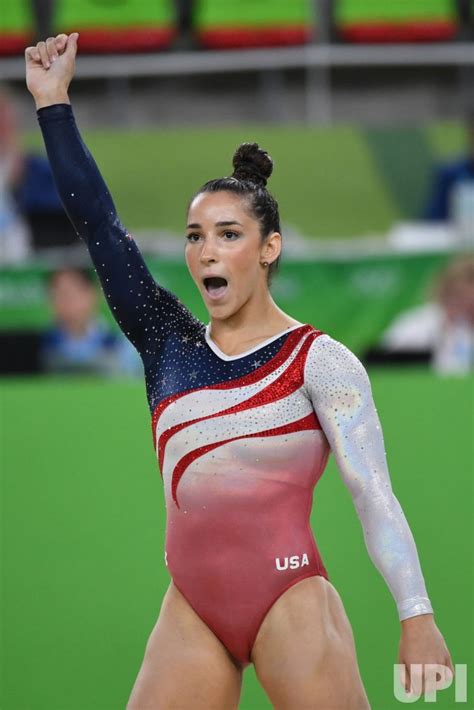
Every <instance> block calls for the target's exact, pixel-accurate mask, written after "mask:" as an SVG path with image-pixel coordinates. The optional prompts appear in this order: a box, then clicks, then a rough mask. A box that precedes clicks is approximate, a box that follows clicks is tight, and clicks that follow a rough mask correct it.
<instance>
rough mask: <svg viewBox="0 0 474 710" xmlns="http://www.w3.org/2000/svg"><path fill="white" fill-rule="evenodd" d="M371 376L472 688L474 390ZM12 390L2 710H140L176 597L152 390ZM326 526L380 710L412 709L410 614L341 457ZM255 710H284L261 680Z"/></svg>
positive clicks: (53, 382) (327, 477)
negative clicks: (403, 609) (406, 646)
mask: <svg viewBox="0 0 474 710" xmlns="http://www.w3.org/2000/svg"><path fill="white" fill-rule="evenodd" d="M370 376H371V381H372V386H373V392H374V397H375V401H376V405H377V408H378V411H379V415H380V417H381V420H382V424H383V430H384V436H385V444H386V450H387V456H388V462H389V466H390V470H391V476H392V481H393V487H394V490H395V493H396V495H397V497H398V499H399V500H400V502H401V504H402V507H403V509H404V511H405V514H406V516H407V519H408V522H409V524H410V526H411V529H412V531H413V534H414V536H415V540H416V542H417V546H418V551H419V555H420V558H421V562H422V567H423V572H424V575H425V579H426V582H427V586H428V591H429V594H430V596H431V598H432V602H433V606H434V608H435V612H436V620H437V623H438V626H439V627H440V629H441V631H442V633H443V634H444V636H445V639H446V642H447V644H448V647H449V649H450V651H451V654H452V658H453V662H454V663H458V664H461V663H466V664H468V676H469V674H470V675H471V678H472V667H473V666H472V663H473V659H472V638H473V637H474V633H473V625H472V600H473V586H472V576H471V575H472V567H473V564H472V563H473V558H472V513H473V511H472V480H473V473H474V471H473V449H472V431H473V407H472V405H473V386H474V380H473V378H470V379H466V378H459V379H457V378H452V377H449V378H437V377H435V376H434V375H433V374H431V373H429V372H425V371H422V370H411V371H391V372H387V371H382V370H373V371H371V372H370ZM0 384H1V417H2V420H1V425H2V431H1V439H2V458H1V464H2V474H3V488H2V501H3V527H2V541H1V544H2V553H3V554H2V558H3V569H2V575H3V576H2V585H1V592H2V596H3V598H2V600H1V601H2V610H3V619H2V631H3V639H2V659H1V660H2V663H1V668H2V671H3V679H2V690H3V697H2V699H1V708H2V709H3V710H118V709H119V708H125V705H126V701H127V698H128V696H129V694H130V691H131V688H132V685H133V682H134V680H135V677H136V675H137V673H138V669H139V667H140V664H141V661H142V657H143V652H144V647H145V643H146V640H147V638H148V635H149V633H150V631H151V629H152V627H153V625H154V623H155V620H156V618H157V615H158V612H159V609H160V603H161V599H162V596H163V593H164V591H165V589H166V587H167V585H168V582H169V577H168V573H167V569H166V567H165V564H164V560H163V543H164V528H165V514H164V502H163V493H162V488H161V479H160V475H159V471H158V468H157V465H156V462H155V458H154V452H153V448H152V440H151V429H150V422H149V416H148V410H147V406H146V401H145V393H144V386H143V384H142V383H141V382H134V381H123V382H121V383H117V382H112V381H101V380H94V379H80V380H75V381H72V380H67V379H61V378H54V379H36V380H35V379H22V380H20V379H18V380H10V381H7V380H3V381H2V382H1V383H0ZM312 523H313V530H314V531H315V535H316V539H317V541H318V544H319V547H320V550H321V554H322V556H323V559H324V561H325V563H326V566H327V568H328V572H329V575H330V577H331V579H332V582H333V584H334V585H335V586H336V588H337V589H338V591H339V593H340V594H341V596H342V599H343V602H344V605H345V608H346V611H347V614H348V616H349V618H350V621H351V623H352V626H353V629H354V634H355V639H356V645H357V651H358V657H359V663H360V668H361V673H362V677H363V680H364V683H365V686H366V689H367V692H368V695H369V699H370V701H371V704H372V708H373V710H392V709H394V708H399V707H400V703H399V702H398V701H397V700H395V698H394V696H393V692H392V673H393V665H392V664H393V663H395V662H397V654H398V643H399V622H398V617H397V614H396V608H395V605H394V602H393V600H392V597H391V595H390V593H389V591H388V589H387V587H386V585H385V583H384V581H383V579H382V577H381V576H380V575H379V573H378V572H377V570H376V569H375V567H374V566H373V564H372V562H371V561H370V559H369V557H368V555H367V552H366V550H365V545H364V542H363V537H362V530H361V527H360V524H359V522H358V520H357V517H356V514H355V510H354V508H353V505H352V502H351V499H350V497H349V494H348V492H347V490H346V489H345V487H344V485H343V484H342V482H341V480H340V478H339V476H338V472H337V468H336V467H335V464H334V462H333V460H332V457H331V458H330V461H329V465H328V468H327V469H326V472H325V474H324V476H323V478H322V480H321V481H320V483H319V485H318V487H317V489H316V496H315V505H314V508H313V518H312ZM473 691H474V689H473V687H472V686H470V687H468V702H467V704H456V705H455V703H454V690H453V688H449V689H447V690H445V691H443V692H442V693H441V694H440V695H439V696H438V702H437V705H436V707H442V708H453V710H454V708H455V707H456V708H459V707H465V708H466V707H469V708H472V707H474V706H473ZM420 704H424V701H423V700H419V701H417V703H415V705H420ZM240 707H241V709H242V710H265V709H267V708H270V707H271V706H270V704H269V702H268V701H267V700H266V698H265V696H264V694H263V691H262V690H261V689H260V688H259V687H258V684H257V681H256V679H255V675H254V672H253V668H252V667H250V668H249V669H247V671H246V672H245V675H244V688H243V693H242V700H241V706H240ZM295 710H297V709H295Z"/></svg>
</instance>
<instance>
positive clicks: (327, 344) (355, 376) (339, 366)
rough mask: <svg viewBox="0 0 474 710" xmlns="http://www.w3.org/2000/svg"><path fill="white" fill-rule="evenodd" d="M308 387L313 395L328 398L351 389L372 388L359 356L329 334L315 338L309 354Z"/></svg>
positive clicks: (306, 364) (306, 367)
mask: <svg viewBox="0 0 474 710" xmlns="http://www.w3.org/2000/svg"><path fill="white" fill-rule="evenodd" d="M304 383H305V385H306V386H307V387H309V388H310V389H311V390H312V391H313V393H316V392H319V393H325V394H330V393H331V392H333V393H335V392H338V391H339V390H340V389H341V388H343V389H346V390H347V388H348V387H350V388H351V389H352V388H354V387H355V388H357V389H361V388H363V389H365V388H367V387H369V388H370V382H369V377H368V374H367V370H366V369H365V366H364V365H363V364H362V362H361V361H360V360H359V358H358V357H357V355H355V353H353V352H352V350H351V349H350V348H348V347H347V346H346V345H344V343H341V342H340V341H339V340H336V339H335V338H333V337H332V336H331V335H328V334H327V333H323V334H322V335H319V336H318V337H317V338H315V339H314V341H313V343H312V344H311V347H310V348H309V350H308V355H307V358H306V362H305V366H304Z"/></svg>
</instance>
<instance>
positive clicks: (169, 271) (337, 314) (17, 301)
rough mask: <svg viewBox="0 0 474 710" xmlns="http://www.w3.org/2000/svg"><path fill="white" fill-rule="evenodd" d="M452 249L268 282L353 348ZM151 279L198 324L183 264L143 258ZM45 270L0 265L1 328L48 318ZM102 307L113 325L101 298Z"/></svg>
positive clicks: (353, 262) (200, 309)
mask: <svg viewBox="0 0 474 710" xmlns="http://www.w3.org/2000/svg"><path fill="white" fill-rule="evenodd" d="M451 258H452V255H451V254H447V253H445V252H443V253H429V254H426V253H423V254H409V255H395V256H394V255H393V254H390V255H383V256H380V255H377V256H372V257H366V256H365V257H361V258H357V259H350V260H349V259H346V260H344V259H338V260H334V259H321V260H318V261H315V260H311V261H308V260H304V261H302V260H301V261H294V260H291V261H290V260H288V259H287V260H286V261H284V262H283V263H282V265H281V270H280V273H279V274H278V275H277V276H276V278H275V280H274V283H273V285H272V289H271V290H272V294H273V298H274V300H275V302H276V303H277V305H278V306H279V307H280V308H282V309H283V310H284V311H285V312H286V313H288V314H289V315H290V316H292V317H293V318H296V319H297V320H300V321H302V322H305V323H311V324H312V325H314V326H315V327H316V328H319V329H321V330H324V331H325V332H327V333H329V334H330V335H332V336H333V337H334V338H336V339H338V340H341V341H343V342H344V343H345V344H346V345H347V346H348V347H350V348H351V349H353V350H354V351H355V352H361V351H363V350H364V349H365V348H366V347H369V346H370V345H372V344H373V343H375V342H377V340H378V339H379V337H380V334H381V333H382V332H383V330H385V328H386V327H387V325H388V324H389V323H390V322H391V320H392V319H393V318H394V317H395V316H396V315H397V314H398V313H400V312H401V311H403V310H405V309H408V308H411V307H412V306H415V305H418V304H419V303H423V302H424V301H425V300H427V298H428V297H429V289H430V285H431V284H432V282H433V279H435V277H436V274H437V273H438V271H439V270H440V269H441V268H442V267H443V265H444V264H446V263H447V262H448V261H449V260H450V259H451ZM147 263H148V265H149V268H150V269H151V272H152V273H153V276H154V278H155V279H156V281H157V282H158V283H159V284H161V285H163V286H165V287H166V288H168V289H169V290H170V291H172V292H173V293H175V294H176V295H177V296H178V297H179V298H180V299H181V300H182V301H183V303H185V304H186V305H187V306H188V307H189V308H190V309H191V311H192V312H193V313H194V314H195V315H196V316H197V317H198V318H200V319H201V320H203V321H204V322H206V323H207V322H208V320H209V318H208V313H207V310H206V308H205V305H204V302H203V301H202V299H201V297H200V295H199V294H198V291H197V288H196V286H195V284H194V282H193V280H192V279H191V277H190V275H189V272H188V270H187V267H186V265H185V263H183V262H182V261H179V260H172V261H170V260H165V259H163V258H159V259H158V258H157V257H156V256H153V257H149V258H148V259H147ZM50 272H51V268H47V267H45V266H41V267H40V266H36V267H35V266H30V267H22V268H8V269H2V270H1V271H0V330H7V329H8V330H25V329H35V330H41V329H42V328H44V327H46V326H47V325H48V324H49V323H50V322H51V318H52V316H51V313H50V311H49V308H48V294H47V286H46V277H47V275H48V274H49V273H50ZM100 308H101V311H102V312H103V314H104V316H105V317H106V318H107V319H108V320H109V321H110V322H111V323H112V324H113V326H114V327H117V326H116V324H115V322H114V321H113V318H112V316H111V314H110V312H109V310H108V308H107V304H106V302H105V299H103V298H102V299H101V305H100Z"/></svg>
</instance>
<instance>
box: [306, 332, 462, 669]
mask: <svg viewBox="0 0 474 710" xmlns="http://www.w3.org/2000/svg"><path fill="white" fill-rule="evenodd" d="M304 381H305V387H306V390H307V392H308V395H309V396H310V398H311V401H312V403H313V406H314V409H315V412H316V414H317V416H318V419H319V422H320V424H321V427H322V429H323V431H324V433H325V435H326V437H327V439H328V442H329V444H330V447H331V450H332V453H333V454H334V458H335V460H336V463H337V466H338V468H339V471H340V473H341V476H342V479H343V481H344V484H345V485H346V487H347V488H348V490H349V492H350V494H351V497H352V500H353V503H354V506H355V508H356V511H357V514H358V517H359V519H360V522H361V524H362V529H363V532H364V539H365V543H366V546H367V550H368V553H369V555H370V557H371V559H372V561H373V562H374V564H375V566H376V567H377V569H378V570H379V572H380V573H381V574H382V576H383V578H384V579H385V581H386V583H387V585H388V587H389V588H390V591H391V592H392V595H393V597H394V599H395V602H396V604H397V609H398V615H399V619H400V621H401V626H402V638H401V642H400V657H401V660H400V663H406V664H407V666H408V670H409V666H410V664H411V663H440V664H445V665H449V664H450V662H451V659H450V658H449V652H448V650H447V648H446V645H445V643H444V639H443V637H442V636H441V634H440V632H439V630H438V628H437V626H436V624H435V622H434V618H433V608H432V606H431V602H430V600H429V598H428V594H427V591H426V586H425V581H424V578H423V574H422V571H421V566H420V561H419V559H418V553H417V549H416V545H415V541H414V539H413V535H412V533H411V530H410V528H409V525H408V522H407V520H406V518H405V515H404V513H403V510H402V508H401V506H400V503H399V502H398V500H397V498H396V496H395V494H394V492H393V490H392V485H391V480H390V474H389V471H388V466H387V459H386V454H385V445H384V439H383V432H382V427H381V424H380V419H379V417H378V414H377V410H376V408H375V403H374V400H373V396H372V389H371V385H370V381H369V377H368V374H367V372H366V370H365V368H364V366H363V365H362V363H361V362H360V360H359V359H358V358H357V357H356V355H354V353H352V352H351V351H350V350H349V349H348V348H347V347H346V346H345V345H343V344H342V343H340V342H339V341H337V340H335V339H334V338H332V337H331V336H329V335H327V334H323V335H320V336H319V337H318V338H316V339H315V341H314V342H313V344H312V346H311V348H310V349H309V351H308V356H307V359H306V363H305V368H304ZM447 660H449V664H448V663H446V661H447Z"/></svg>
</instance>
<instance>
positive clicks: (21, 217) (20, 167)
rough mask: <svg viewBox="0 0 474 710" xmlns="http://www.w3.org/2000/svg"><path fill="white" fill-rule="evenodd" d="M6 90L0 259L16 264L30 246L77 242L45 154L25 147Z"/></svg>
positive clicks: (0, 112)
mask: <svg viewBox="0 0 474 710" xmlns="http://www.w3.org/2000/svg"><path fill="white" fill-rule="evenodd" d="M18 126H19V116H18V111H17V109H16V106H15V102H14V99H13V96H12V94H11V92H10V90H9V89H8V88H7V86H6V85H0V261H1V263H12V262H20V261H22V260H24V259H25V258H27V257H28V256H29V255H30V254H31V251H32V249H36V248H41V247H49V246H67V245H71V244H74V245H77V244H78V242H79V240H78V238H77V235H76V233H75V231H74V228H73V226H72V224H71V222H70V221H69V218H68V216H67V215H66V213H65V211H64V208H63V206H62V204H61V200H60V199H59V195H58V191H57V190H56V186H55V184H54V179H53V175H52V173H51V168H50V165H49V161H48V159H47V157H46V156H44V155H39V154H36V153H33V152H31V151H25V150H24V149H23V147H22V145H21V141H20V137H19V131H18Z"/></svg>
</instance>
